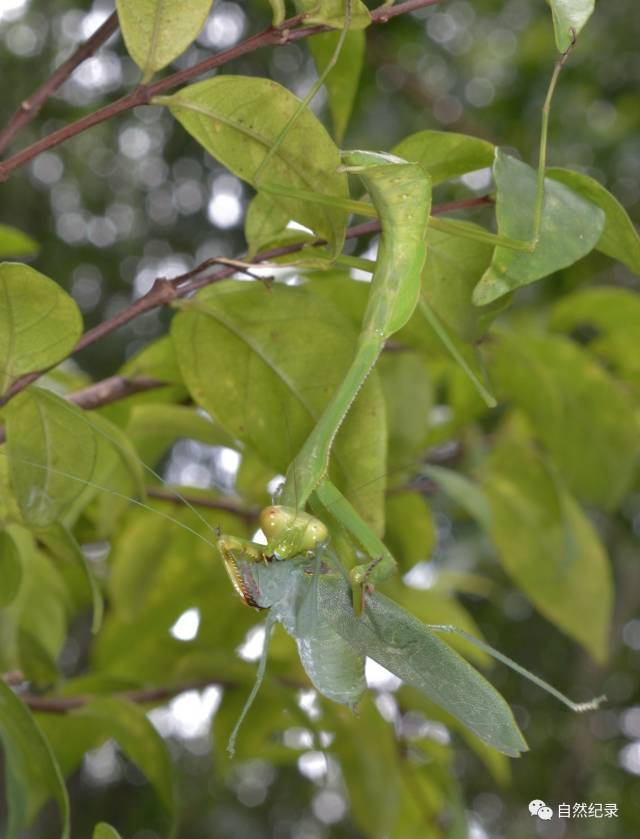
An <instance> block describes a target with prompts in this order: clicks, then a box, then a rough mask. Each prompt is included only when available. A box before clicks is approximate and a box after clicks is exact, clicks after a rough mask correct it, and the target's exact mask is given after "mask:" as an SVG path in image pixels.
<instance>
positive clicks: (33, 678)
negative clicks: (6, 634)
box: [17, 627, 58, 689]
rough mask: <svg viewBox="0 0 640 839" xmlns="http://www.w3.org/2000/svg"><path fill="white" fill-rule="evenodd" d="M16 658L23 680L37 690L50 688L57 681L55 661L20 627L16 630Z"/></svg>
mask: <svg viewBox="0 0 640 839" xmlns="http://www.w3.org/2000/svg"><path fill="white" fill-rule="evenodd" d="M17 640H18V657H19V659H20V663H21V665H22V670H23V672H24V674H25V678H27V679H28V680H29V682H32V683H33V684H34V685H35V686H36V687H37V688H40V689H43V688H47V687H51V686H53V685H55V684H56V682H57V681H58V668H57V666H56V662H55V659H54V658H53V656H52V655H51V654H50V652H49V650H47V649H46V648H45V646H44V644H42V643H40V640H39V639H38V638H36V637H34V636H33V635H32V634H31V633H30V632H28V631H27V630H25V629H22V628H21V627H20V628H18V634H17Z"/></svg>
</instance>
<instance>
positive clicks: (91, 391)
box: [0, 376, 169, 444]
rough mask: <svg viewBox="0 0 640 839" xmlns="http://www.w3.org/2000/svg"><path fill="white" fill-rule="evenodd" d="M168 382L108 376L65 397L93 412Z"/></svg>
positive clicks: (0, 435) (2, 436)
mask: <svg viewBox="0 0 640 839" xmlns="http://www.w3.org/2000/svg"><path fill="white" fill-rule="evenodd" d="M168 385H169V382H162V381H160V380H159V379H151V378H147V377H144V376H140V377H139V378H137V379H127V378H125V377H124V376H109V378H107V379H102V381H99V382H95V383H94V384H91V385H88V386H87V387H83V388H82V389H81V390H77V391H75V393H69V394H67V396H66V397H65V398H66V399H68V400H69V402H73V403H74V404H75V405H78V407H80V408H83V409H84V410H85V411H93V410H94V409H95V408H100V407H102V405H109V404H111V403H112V402H118V401H119V400H120V399H126V398H127V396H133V395H134V394H136V393H145V392H146V391H147V390H154V389H155V388H159V387H168ZM6 437H7V435H6V430H5V428H4V426H3V425H0V444H2V443H4V441H5V440H6Z"/></svg>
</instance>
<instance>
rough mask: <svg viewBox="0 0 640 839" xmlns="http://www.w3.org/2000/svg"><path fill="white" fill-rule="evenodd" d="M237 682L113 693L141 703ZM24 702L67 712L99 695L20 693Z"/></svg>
mask: <svg viewBox="0 0 640 839" xmlns="http://www.w3.org/2000/svg"><path fill="white" fill-rule="evenodd" d="M237 684H238V683H237V682H233V681H230V680H229V679H207V680H200V681H194V682H185V683H184V684H181V685H175V686H173V687H156V688H141V689H140V690H126V691H122V692H120V693H116V694H111V696H114V697H115V698H117V699H127V700H128V701H129V702H136V703H140V704H144V703H154V702H162V701H163V700H166V699H171V698H172V697H174V696H178V694H180V693H185V692H186V691H188V690H203V689H204V688H206V687H210V686H211V685H220V687H225V688H233V687H236V686H237ZM18 696H19V697H20V699H21V700H22V701H23V702H24V704H25V705H26V706H27V707H28V708H31V710H32V711H41V712H45V713H48V714H67V713H69V711H75V710H77V709H78V708H83V707H84V706H85V705H88V704H89V703H90V702H91V700H92V699H99V698H100V696H99V695H95V696H89V695H83V696H36V695H34V694H31V693H18Z"/></svg>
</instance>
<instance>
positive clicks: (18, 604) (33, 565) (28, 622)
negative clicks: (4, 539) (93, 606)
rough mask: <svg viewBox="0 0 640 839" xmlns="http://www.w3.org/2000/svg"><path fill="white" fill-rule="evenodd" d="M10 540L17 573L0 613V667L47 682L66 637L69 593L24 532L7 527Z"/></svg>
mask: <svg viewBox="0 0 640 839" xmlns="http://www.w3.org/2000/svg"><path fill="white" fill-rule="evenodd" d="M11 536H12V538H13V541H14V543H15V545H16V547H17V549H18V552H19V554H20V558H21V562H22V569H23V573H22V581H21V585H20V588H19V589H18V591H17V593H16V596H15V598H14V599H13V601H12V602H11V604H10V605H9V606H6V607H5V608H4V609H3V610H2V612H0V622H1V625H2V630H1V635H2V645H1V646H0V662H1V665H2V667H4V668H5V669H15V668H20V669H22V670H24V671H25V672H26V673H27V674H30V675H33V676H34V678H35V679H36V681H38V682H40V680H41V677H43V678H44V681H46V682H47V683H48V682H50V681H52V680H55V678H56V675H57V674H56V675H53V673H54V670H55V661H56V660H57V658H58V656H59V655H60V652H61V650H62V646H63V644H64V642H65V639H66V636H67V623H68V619H69V616H70V613H71V600H70V595H69V591H68V589H67V586H66V585H65V581H64V579H63V578H62V576H61V574H60V572H59V570H58V568H56V566H55V565H54V564H53V563H52V562H51V561H50V560H49V558H48V557H46V556H45V554H44V553H43V552H42V551H41V550H39V549H38V547H37V544H36V541H35V538H34V535H33V534H32V533H31V532H30V531H28V530H27V529H26V528H24V527H22V526H19V525H13V526H11ZM44 673H48V675H46V676H43V674H44Z"/></svg>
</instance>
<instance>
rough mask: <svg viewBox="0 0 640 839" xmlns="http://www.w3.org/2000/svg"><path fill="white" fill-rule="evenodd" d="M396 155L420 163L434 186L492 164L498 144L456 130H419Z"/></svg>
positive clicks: (397, 146)
mask: <svg viewBox="0 0 640 839" xmlns="http://www.w3.org/2000/svg"><path fill="white" fill-rule="evenodd" d="M391 151H392V153H393V154H397V155H398V157H402V158H403V159H404V160H409V161H410V162H411V163H417V164H419V166H420V167H421V168H422V169H423V170H424V171H425V172H426V173H427V174H428V175H430V176H431V181H432V184H433V186H435V185H436V184H439V183H442V181H448V180H450V179H451V178H459V177H460V176H461V175H465V174H466V173H467V172H474V171H475V170H476V169H484V168H485V167H487V166H491V164H492V163H493V156H494V151H495V146H494V145H493V144H492V143H488V142H487V141H486V140H480V139H479V138H478V137H469V136H467V135H466V134H456V133H455V132H454V131H430V130H428V131H418V132H417V133H415V134H410V135H409V136H408V137H405V138H404V140H401V141H400V142H399V143H398V144H397V145H395V146H394V147H393V149H392V150H391Z"/></svg>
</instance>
